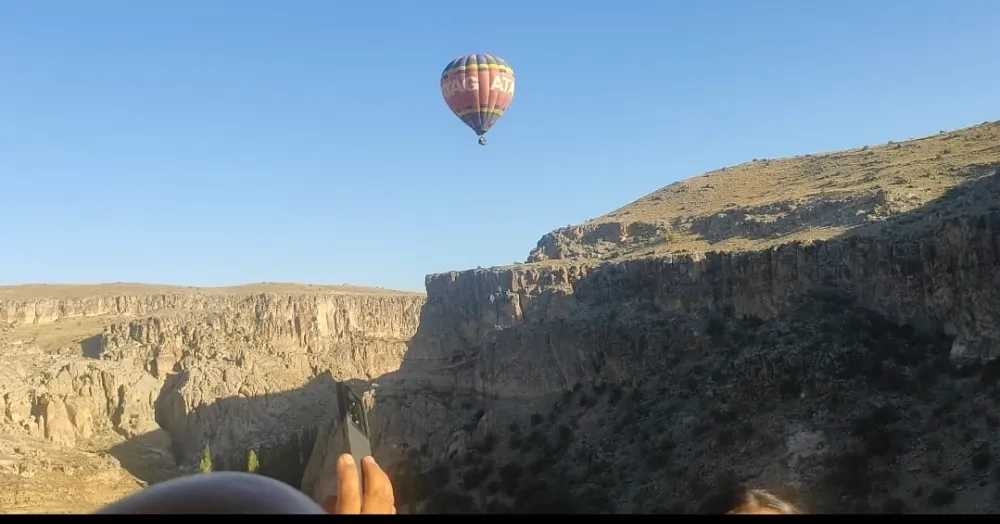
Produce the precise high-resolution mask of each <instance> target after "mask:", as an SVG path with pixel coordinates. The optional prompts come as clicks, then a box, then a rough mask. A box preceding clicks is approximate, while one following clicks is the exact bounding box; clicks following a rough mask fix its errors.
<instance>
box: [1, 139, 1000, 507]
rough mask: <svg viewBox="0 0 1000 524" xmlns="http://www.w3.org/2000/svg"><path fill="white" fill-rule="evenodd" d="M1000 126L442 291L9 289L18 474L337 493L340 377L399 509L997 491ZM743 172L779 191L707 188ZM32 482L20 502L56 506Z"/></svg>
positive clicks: (801, 162)
mask: <svg viewBox="0 0 1000 524" xmlns="http://www.w3.org/2000/svg"><path fill="white" fill-rule="evenodd" d="M998 130H1000V126H997V125H996V124H989V125H984V126H976V127H974V128H970V129H969V130H962V131H959V132H955V133H950V134H942V135H939V136H937V137H933V138H929V139H921V140H918V141H913V142H906V143H902V144H890V145H887V146H884V147H881V146H880V147H879V148H864V149H858V150H856V151H851V152H844V153H834V154H830V155H816V156H806V157H802V158H800V159H798V160H795V162H798V163H789V162H788V161H785V160H779V161H763V162H755V163H753V164H755V165H751V166H749V167H744V168H741V169H740V170H736V169H734V170H727V171H725V172H720V173H715V174H712V176H711V177H708V178H705V177H699V178H696V179H692V180H693V181H692V182H687V183H683V184H681V185H680V186H678V187H675V188H674V189H670V188H669V187H668V188H665V189H664V190H661V192H658V193H656V194H654V197H659V198H660V199H659V200H656V199H655V198H649V199H643V200H642V202H645V201H649V202H670V203H671V205H675V207H676V208H677V209H679V208H681V207H684V206H693V207H692V208H689V209H694V208H697V209H695V211H697V212H692V213H689V214H688V215H685V216H686V217H687V218H684V217H680V218H678V217H676V216H675V217H673V218H670V217H667V218H669V220H667V219H664V218H663V217H661V216H659V215H656V213H654V212H653V211H651V209H652V208H646V207H643V208H640V209H632V208H628V207H627V208H623V209H626V210H629V209H631V211H629V214H624V212H616V213H617V215H616V216H617V217H618V218H621V220H619V221H617V222H614V221H611V222H614V224H612V225H610V226H609V225H584V226H580V227H579V228H578V229H576V230H573V231H564V232H562V233H559V234H558V235H554V236H552V238H553V239H555V240H553V241H552V242H550V244H551V243H553V242H554V243H555V244H558V243H559V242H562V240H559V239H569V240H568V241H572V242H576V243H577V244H579V245H575V244H574V245H573V246H569V247H566V249H563V248H562V247H559V246H555V247H553V246H548V247H544V248H542V246H540V249H541V250H542V251H539V252H538V253H543V252H544V255H543V254H538V255H537V256H534V255H533V256H534V258H535V259H537V260H544V261H542V262H534V263H529V264H523V265H517V266H514V267H508V268H493V269H477V270H471V271H464V272H450V273H443V274H437V275H431V276H429V277H428V278H427V281H426V288H427V294H426V297H425V296H424V295H419V294H407V293H396V292H389V291H384V290H364V289H348V288H336V287H334V288H329V287H314V286H289V285H267V286H255V287H248V288H235V289H215V290H206V289H180V288H167V289H162V288H152V287H136V286H131V285H118V286H110V287H108V286H105V287H95V288H91V289H84V288H79V287H60V286H41V287H37V286H34V287H32V286H29V287H19V288H7V289H3V290H0V326H2V327H0V329H2V330H3V332H2V334H0V350H2V351H3V353H2V357H3V359H4V363H5V366H4V367H3V368H2V369H0V373H2V378H3V380H2V382H0V398H2V401H3V408H4V409H3V410H2V412H0V413H2V418H3V420H2V425H0V434H2V435H4V438H6V439H8V441H9V443H7V444H5V442H7V441H0V454H2V453H8V455H4V456H0V481H3V482H5V483H8V484H9V485H10V486H13V487H12V488H10V489H11V491H14V490H15V488H16V490H17V491H16V492H19V493H23V492H24V490H26V489H34V488H30V487H26V486H28V484H27V483H29V482H34V483H35V484H32V485H40V484H38V483H39V482H40V479H42V480H45V481H46V482H49V480H46V479H52V480H51V482H56V481H59V482H63V484H66V482H67V481H66V477H67V474H64V473H62V472H61V470H59V469H58V468H59V467H62V466H59V465H58V464H56V463H55V462H53V460H55V459H46V460H48V464H49V465H48V466H39V464H45V463H44V462H43V461H41V459H38V458H37V457H38V456H39V453H55V452H54V451H48V452H43V450H51V449H54V448H53V446H56V448H58V449H63V450H65V453H71V452H72V453H76V455H72V456H70V455H66V457H64V458H60V459H59V460H62V461H72V462H73V464H74V466H72V467H73V468H74V469H73V470H74V471H99V470H101V468H105V470H107V471H112V473H111V474H109V475H110V476H109V477H108V478H107V479H105V480H94V479H97V478H98V477H99V476H95V475H96V473H95V474H93V475H91V476H90V477H86V478H88V479H90V480H89V481H88V482H89V483H90V485H91V486H98V485H100V486H103V487H100V488H99V489H98V488H93V489H94V490H97V491H100V490H103V491H102V493H105V495H104V499H102V498H101V497H100V496H98V495H97V494H95V495H94V496H93V497H91V499H92V502H93V503H94V504H96V503H99V501H101V500H105V499H107V498H108V497H111V496H112V495H117V494H120V493H123V492H125V491H128V489H135V487H136V486H138V485H141V483H142V482H138V483H136V481H134V480H132V476H134V477H138V479H139V480H140V481H145V482H155V481H158V480H162V479H164V478H167V477H169V476H172V475H176V474H179V473H183V472H188V471H192V468H193V467H194V466H195V464H196V462H197V457H198V454H199V453H200V452H201V451H202V450H204V449H205V447H206V446H208V447H209V449H210V452H211V454H212V457H213V461H214V462H215V465H216V467H217V468H223V469H242V468H244V467H245V463H244V462H245V457H246V453H247V451H248V450H250V449H254V450H255V451H257V452H258V454H259V455H260V457H261V463H262V470H261V472H262V473H264V474H268V475H271V476H274V477H277V478H280V479H282V480H285V481H286V482H289V483H292V484H295V485H299V484H300V483H301V488H302V489H303V490H304V491H305V492H307V493H309V494H310V495H312V496H314V497H316V498H322V497H323V496H324V495H325V494H327V493H329V492H330V490H332V489H333V488H334V487H335V482H332V481H331V479H330V473H331V471H330V468H329V467H328V466H329V463H330V446H329V443H330V441H331V440H332V438H331V435H332V432H333V431H334V430H335V422H334V418H335V417H334V416H335V413H334V411H335V408H334V404H335V402H334V397H333V383H334V381H335V380H348V381H350V382H351V384H352V385H353V386H354V387H355V388H356V389H358V390H359V391H363V392H364V397H365V399H366V402H368V403H369V405H370V407H371V413H370V418H371V423H372V428H373V433H374V434H373V444H374V446H375V455H376V457H377V458H378V459H379V461H380V463H382V464H383V465H384V466H386V467H387V468H388V469H389V470H390V474H391V475H392V477H393V480H394V484H395V487H396V489H397V499H398V506H399V507H400V509H401V510H403V511H425V512H426V511H444V512H459V513H469V512H483V511H490V512H510V511H515V512H516V511H569V512H574V511H576V512H579V511H591V512H593V511H598V512H650V511H660V512H664V511H673V512H691V511H696V510H703V511H711V510H712V508H710V507H708V506H704V505H702V502H704V501H706V500H711V498H712V497H711V495H712V494H713V492H714V491H715V490H717V489H724V488H725V487H727V486H729V485H731V484H733V483H748V484H752V485H755V486H760V487H766V488H771V489H777V490H778V491H784V492H786V493H787V494H788V495H789V496H790V497H792V498H793V499H794V500H795V501H796V502H799V503H801V504H803V505H804V506H806V507H807V508H808V509H811V510H813V511H830V512H837V511H854V512H905V511H938V512H990V511H993V510H995V509H996V507H997V506H996V501H997V499H998V495H997V494H998V493H1000V489H998V488H996V487H995V481H994V478H1000V476H997V475H996V473H995V472H997V471H1000V469H997V468H996V466H995V464H994V461H993V457H994V456H995V455H996V453H1000V448H997V447H996V445H995V444H994V442H993V441H994V440H995V439H992V438H991V435H992V433H993V432H995V428H997V427H1000V417H993V416H991V415H989V413H992V412H995V410H996V406H994V404H996V403H997V402H998V401H1000V381H997V380H996V379H997V377H1000V372H998V369H1000V368H998V367H997V366H998V364H997V363H996V362H995V361H994V358H995V357H996V355H997V351H998V349H1000V347H998V344H1000V175H998V174H997V166H998V165H1000V147H998V145H997V144H998V143H1000V142H998V141H994V140H993V138H995V136H994V135H998V136H1000V134H998V133H1000V131H998ZM897 146H898V147H897ZM945 149H947V150H948V151H947V152H945ZM871 150H875V152H872V153H868V151H871ZM938 157H941V158H938ZM831 158H832V159H834V160H836V161H837V162H840V163H841V164H842V165H841V167H840V168H837V169H834V168H832V167H830V166H831V165H832V164H831V163H830V162H832V161H831ZM824 159H825V160H824ZM900 159H902V160H900ZM890 160H891V162H890ZM768 166H770V169H772V171H771V173H772V174H773V178H774V179H775V180H777V181H778V182H776V183H784V184H785V186H788V187H797V186H793V185H791V182H793V181H795V180H799V179H803V180H808V182H809V184H814V183H815V184H816V185H817V187H819V189H822V190H824V191H827V190H828V192H831V193H835V191H834V190H838V188H839V189H842V191H841V192H839V193H836V195H826V194H823V195H819V196H816V195H813V196H808V195H807V193H808V191H801V193H802V195H806V196H803V198H804V200H800V201H796V202H794V203H788V202H785V203H782V202H774V201H773V200H774V197H773V194H774V191H773V188H771V186H767V187H764V186H761V187H757V186H752V187H751V186H745V185H746V184H750V182H752V181H753V180H755V179H753V178H747V173H750V172H756V171H753V170H763V169H765V168H767V167H768ZM789 166H792V167H794V166H799V167H797V168H796V169H798V168H801V169H806V168H808V169H811V170H812V171H807V172H806V174H805V175H804V174H803V173H799V172H797V171H795V170H794V169H792V167H789ZM779 168H780V169H779ZM939 168H940V172H939V171H936V170H937V169H939ZM729 171H733V172H734V173H730V172H729ZM858 173H861V174H858ZM806 175H810V176H806ZM796 177H798V178H796ZM838 177H839V178H838ZM893 177H896V178H900V179H901V180H902V181H901V182H900V181H894V180H895V178H893ZM768 180H769V179H768ZM782 181H783V182H782ZM769 183H770V182H769ZM692 184H694V185H692ZM740 184H744V186H745V187H744V186H741V185H740ZM837 184H840V185H837ZM907 185H909V186H912V187H910V188H908V190H909V191H912V192H913V193H914V194H919V195H922V196H920V197H919V198H909V197H907V196H906V194H904V193H901V191H903V190H904V189H907V187H906V186H907ZM708 186H712V187H708ZM737 186H739V187H737ZM671 187H673V186H671ZM810 187H811V186H810ZM734 188H736V189H740V191H736V189H734ZM741 188H742V189H741ZM768 188H770V189H768ZM722 190H725V191H726V193H725V195H736V194H740V195H747V194H751V193H753V192H754V191H758V190H759V191H760V194H761V195H763V196H760V197H759V198H756V199H746V200H745V201H742V200H741V201H740V202H738V204H739V205H736V206H735V208H734V206H728V207H727V206H726V205H723V204H725V203H726V200H727V199H726V198H722V199H718V198H717V199H715V200H713V202H715V203H716V204H718V205H717V206H716V207H715V208H711V206H710V205H709V204H710V203H709V200H707V199H706V198H707V197H703V196H698V197H691V196H690V192H696V193H697V194H699V195H703V194H705V193H711V192H717V191H722ZM749 190H753V191H749ZM769 191H770V192H771V199H772V202H770V203H768V202H767V201H766V198H765V197H766V196H767V195H766V193H768V192H769ZM685 194H687V195H688V196H684V195H685ZM788 194H790V193H789V192H787V191H786V192H783V193H781V195H783V196H787V195H788ZM837 195H839V196H837ZM900 195H902V196H900ZM928 195H930V196H928ZM733 198H735V196H734V197H733ZM809 198H813V200H809ZM685 199H686V200H685ZM699 199H700V200H699ZM817 199H818V200H817ZM823 199H825V200H823ZM751 200H752V201H751ZM820 200H822V202H820ZM823 202H825V203H823ZM831 202H832V203H831ZM651 205H652V206H654V207H656V206H659V204H656V205H654V204H651ZM713 205H714V204H713ZM753 206H756V207H753ZM768 206H771V207H768ZM866 206H867V207H866ZM736 208H738V209H736ZM713 209H714V210H713ZM726 209H730V211H725V210H726ZM733 209H735V211H734V210H733ZM724 211H725V212H724ZM769 213H770V215H768V214H769ZM764 215H768V216H764ZM772 215H773V216H772ZM777 215H781V216H777ZM609 216H610V215H609ZM623 217H624V218H623ZM734 217H735V218H734ZM751 217H756V218H752V219H751ZM606 222H607V221H606ZM751 222H752V224H751ZM599 223H605V222H601V221H596V222H594V224H599ZM608 223H610V222H608ZM637 223H638V224H639V225H635V224H637ZM615 224H617V225H615ZM754 224H756V225H754ZM741 235H742V236H741ZM692 238H695V239H696V240H691V239H692ZM588 239H589V240H588ZM591 241H592V242H591ZM668 241H669V242H668ZM588 242H589V243H590V244H593V245H594V246H598V247H599V248H600V249H598V251H600V253H597V252H596V251H593V250H589V251H588V249H589V248H587V249H584V248H580V246H582V245H584V244H587V245H590V244H588ZM685 242H687V243H686V244H685ZM605 244H607V245H605ZM609 246H611V247H609ZM615 246H617V247H615ZM622 246H625V247H627V248H628V249H625V251H627V252H623V251H621V248H622ZM699 246H701V247H705V246H708V247H712V246H714V247H716V248H717V249H714V250H712V249H701V248H699ZM564 247H565V246H564ZM578 248H579V249H578ZM605 248H608V249H607V250H605ZM581 249H582V251H581ZM595 249H597V248H595ZM574 250H577V251H574ZM616 250H617V251H616ZM595 253H597V255H595ZM598 255H599V256H598ZM8 363H9V365H8ZM15 440H16V442H15ZM5 446H6V447H5ZM8 448H9V452H6V451H4V450H5V449H8ZM104 450H107V451H109V453H110V455H101V454H100V452H102V451H104ZM72 453H71V454H72ZM4 457H8V458H4ZM29 457H35V458H30V459H29ZM108 464H112V465H113V464H120V465H121V467H122V468H123V469H124V471H119V472H118V473H114V472H113V470H114V468H113V467H111V466H109V465H108ZM88 468H89V469H88ZM108 468H110V469H108ZM60 479H61V480H60ZM130 482H131V484H129V483H130ZM130 486H131V488H130ZM37 497H38V496H37V495H35V498H31V497H27V498H26V497H24V496H22V497H21V498H20V499H16V500H11V501H7V502H4V501H0V503H4V504H5V508H6V507H8V506H9V507H15V508H21V509H25V508H29V509H30V508H48V509H51V510H53V511H54V510H58V509H59V508H58V507H57V505H56V506H52V504H53V503H52V502H51V501H49V502H46V501H39V499H38V498H37ZM46 500H48V499H46ZM46 504H48V505H46ZM716 509H717V508H716Z"/></svg>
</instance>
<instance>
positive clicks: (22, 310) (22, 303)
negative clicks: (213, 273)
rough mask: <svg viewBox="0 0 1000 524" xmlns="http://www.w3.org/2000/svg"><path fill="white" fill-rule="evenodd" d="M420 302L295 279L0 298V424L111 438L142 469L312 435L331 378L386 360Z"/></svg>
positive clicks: (128, 463) (65, 440)
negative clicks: (264, 286) (247, 285)
mask: <svg viewBox="0 0 1000 524" xmlns="http://www.w3.org/2000/svg"><path fill="white" fill-rule="evenodd" d="M423 302H424V297H423V296H422V295H419V294H406V293H390V292H383V293H342V292H337V291H329V290H326V291H301V290H298V291H297V290H294V289H293V290H290V291H289V290H285V291H281V290H280V289H279V290H278V291H277V292H264V293H242V294H241V293H239V292H236V293H233V294H220V293H197V292H190V291H183V292H172V293H171V292H167V293H149V294H146V293H143V294H135V295H116V296H89V297H62V298H32V299H19V300H11V299H5V300H0V325H3V326H4V335H5V336H4V337H3V339H4V343H3V344H0V347H2V349H3V353H4V355H3V357H4V360H5V363H4V364H5V366H4V371H3V377H2V378H3V380H2V382H0V408H2V409H0V431H2V432H3V433H4V434H6V435H12V436H16V435H21V436H25V437H35V438H38V439H44V440H47V441H49V442H52V443H56V444H60V445H63V446H67V447H79V448H81V449H101V448H103V447H105V446H107V445H108V443H113V442H117V441H119V440H121V438H122V437H124V438H126V439H128V442H129V443H126V444H117V445H115V446H114V447H112V449H111V452H112V455H114V456H115V457H116V458H118V460H119V461H120V462H121V463H122V464H123V465H124V466H125V467H126V469H129V470H130V471H132V472H133V474H135V475H136V476H138V477H140V478H144V479H146V480H154V481H155V480H157V479H158V477H159V478H162V477H163V476H164V475H167V476H169V472H164V471H160V472H159V473H160V475H158V474H157V472H155V471H152V470H155V469H157V468H159V469H161V470H162V469H170V468H171V467H173V466H174V465H176V464H180V465H181V466H189V467H190V466H191V465H192V464H194V463H196V461H197V459H198V455H199V453H200V452H201V450H202V449H203V447H204V446H205V445H210V446H211V449H212V452H213V454H214V455H215V456H216V457H217V459H218V460H219V462H221V463H227V462H232V458H231V457H232V456H234V455H237V456H242V457H245V455H246V453H247V450H249V449H260V447H261V446H267V445H272V446H275V447H280V446H281V445H283V444H285V443H286V441H288V440H289V439H293V438H294V437H295V435H297V434H309V433H310V432H311V433H312V434H315V427H316V426H317V424H318V423H321V422H322V421H324V420H327V419H329V418H331V417H332V416H333V415H334V411H335V408H334V407H333V401H332V400H331V399H332V397H331V394H332V391H333V389H332V388H333V379H334V377H336V379H341V380H344V379H370V378H373V377H377V376H379V375H382V374H384V373H387V372H390V371H393V370H395V369H397V368H398V367H399V363H400V360H401V358H402V356H403V354H404V352H405V349H406V343H407V341H408V340H409V339H410V338H411V337H412V335H413V333H414V332H415V331H416V329H417V322H418V319H419V313H420V310H421V308H422V306H423ZM59 332H65V335H66V336H64V337H62V338H59V337H53V336H52V334H53V333H59ZM112 437H118V438H112ZM303 445H304V446H305V447H307V448H310V447H311V442H308V443H304V444H303ZM306 459H307V457H305V458H302V459H301V462H303V463H304V461H305V460H306ZM175 463H176V464H175ZM297 474H298V475H301V469H300V470H299V471H298V473H297Z"/></svg>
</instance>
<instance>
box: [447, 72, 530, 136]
mask: <svg viewBox="0 0 1000 524" xmlns="http://www.w3.org/2000/svg"><path fill="white" fill-rule="evenodd" d="M441 94H442V95H443V96H444V101H445V103H446V104H448V107H449V108H450V109H451V112H452V113H455V116H457V117H458V118H460V119H462V122H465V125H467V126H469V127H470V128H472V130H473V131H475V132H476V134H477V135H479V136H483V135H485V134H486V132H487V131H489V130H490V128H491V127H493V124H495V123H496V122H497V120H499V119H500V117H501V116H503V113H504V111H506V110H507V107H508V106H510V101H511V100H512V99H513V98H514V69H513V68H511V67H510V65H509V64H507V62H505V61H504V60H503V59H502V58H500V57H498V56H493V55H489V54H481V55H468V56H461V57H458V58H456V59H454V60H452V61H451V62H450V63H449V64H448V66H447V67H445V68H444V71H443V72H442V73H441ZM481 143H482V142H481Z"/></svg>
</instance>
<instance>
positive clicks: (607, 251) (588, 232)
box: [527, 221, 670, 263]
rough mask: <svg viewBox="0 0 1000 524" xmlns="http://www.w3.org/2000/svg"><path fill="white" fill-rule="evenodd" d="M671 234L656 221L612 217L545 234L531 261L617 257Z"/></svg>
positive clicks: (665, 226)
mask: <svg viewBox="0 0 1000 524" xmlns="http://www.w3.org/2000/svg"><path fill="white" fill-rule="evenodd" d="M669 234H670V228H669V226H667V225H666V224H660V223H655V222H642V221H635V222H616V221H612V222H591V223H586V224H582V225H579V226H566V227H563V228H559V229H557V230H555V231H552V232H551V233H547V234H545V235H544V236H543V237H542V238H541V239H540V240H539V241H538V244H537V245H536V246H535V249H532V250H531V253H530V254H529V255H528V260H527V262H529V263H531V262H542V261H545V260H560V259H571V258H585V259H607V258H614V257H617V256H620V255H622V254H623V253H625V252H627V251H629V250H633V249H638V248H641V247H643V246H645V245H648V244H650V243H652V242H654V241H657V240H663V239H665V238H666V237H667V236H668V235H669Z"/></svg>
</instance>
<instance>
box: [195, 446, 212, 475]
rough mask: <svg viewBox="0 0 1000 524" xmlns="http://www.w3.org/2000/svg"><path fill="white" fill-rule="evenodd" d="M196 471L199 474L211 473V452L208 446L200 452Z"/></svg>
mask: <svg viewBox="0 0 1000 524" xmlns="http://www.w3.org/2000/svg"><path fill="white" fill-rule="evenodd" d="M198 471H200V472H201V473H211V472H212V450H211V449H210V448H209V445H208V444H205V448H204V449H202V450H201V462H200V463H199V464H198Z"/></svg>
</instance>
